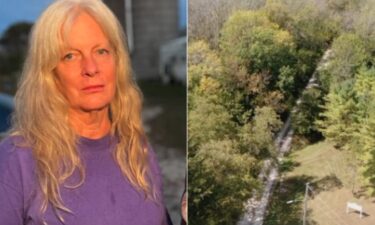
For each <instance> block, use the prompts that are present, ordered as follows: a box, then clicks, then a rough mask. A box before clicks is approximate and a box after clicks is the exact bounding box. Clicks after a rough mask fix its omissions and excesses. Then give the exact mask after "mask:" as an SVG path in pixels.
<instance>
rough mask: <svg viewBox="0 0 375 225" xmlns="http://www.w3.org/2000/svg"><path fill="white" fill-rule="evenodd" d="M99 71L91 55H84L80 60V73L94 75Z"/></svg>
mask: <svg viewBox="0 0 375 225" xmlns="http://www.w3.org/2000/svg"><path fill="white" fill-rule="evenodd" d="M98 72H99V70H98V65H97V63H96V61H95V59H94V57H92V56H86V57H84V58H83V60H82V75H85V76H90V77H91V76H95V75H96V74H97V73H98Z"/></svg>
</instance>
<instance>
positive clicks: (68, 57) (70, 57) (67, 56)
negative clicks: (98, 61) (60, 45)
mask: <svg viewBox="0 0 375 225" xmlns="http://www.w3.org/2000/svg"><path fill="white" fill-rule="evenodd" d="M73 58H74V55H73V53H68V54H66V55H65V56H64V58H63V59H64V60H67V61H69V60H72V59H73Z"/></svg>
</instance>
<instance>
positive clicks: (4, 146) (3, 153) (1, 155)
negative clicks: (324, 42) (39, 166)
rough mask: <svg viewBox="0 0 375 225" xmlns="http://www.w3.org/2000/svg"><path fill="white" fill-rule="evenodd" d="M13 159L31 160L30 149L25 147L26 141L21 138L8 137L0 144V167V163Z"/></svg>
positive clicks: (17, 136)
mask: <svg viewBox="0 0 375 225" xmlns="http://www.w3.org/2000/svg"><path fill="white" fill-rule="evenodd" d="M13 158H19V159H31V158H32V151H31V148H30V147H28V146H27V145H26V141H25V139H24V138H23V137H22V136H19V135H10V136H7V137H5V138H4V139H3V140H2V141H1V142H0V165H1V164H2V163H3V162H2V161H4V160H6V161H8V160H11V159H13ZM13 160H15V159H13Z"/></svg>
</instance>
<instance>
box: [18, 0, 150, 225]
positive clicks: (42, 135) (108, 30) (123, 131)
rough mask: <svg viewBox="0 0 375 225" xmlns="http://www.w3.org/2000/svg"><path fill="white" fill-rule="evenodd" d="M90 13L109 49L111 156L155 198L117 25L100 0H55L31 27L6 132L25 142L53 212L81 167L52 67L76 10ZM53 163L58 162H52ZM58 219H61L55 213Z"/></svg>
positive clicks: (136, 94) (138, 99)
mask: <svg viewBox="0 0 375 225" xmlns="http://www.w3.org/2000/svg"><path fill="white" fill-rule="evenodd" d="M83 11H84V12H86V13H88V14H89V15H91V16H92V17H93V18H94V19H95V20H96V21H97V23H98V24H99V25H100V26H101V27H102V29H103V32H104V33H105V34H106V36H107V38H108V39H109V41H110V43H111V45H112V46H113V48H114V52H115V59H116V92H115V97H114V99H113V100H112V102H111V103H110V117H111V122H112V128H111V134H112V135H116V136H117V137H118V140H119V142H118V143H117V146H116V149H115V151H114V158H115V160H116V162H117V164H118V165H119V167H120V169H121V171H122V172H123V174H124V176H126V177H127V178H128V179H129V181H130V182H131V183H132V185H133V186H134V187H136V188H137V189H139V190H140V191H143V192H144V193H145V197H147V198H151V199H153V200H156V198H157V196H156V195H157V194H156V193H155V189H154V188H153V185H152V178H151V177H150V176H149V175H150V170H149V163H148V157H149V156H148V146H147V140H146V137H145V134H144V130H143V128H142V121H141V107H142V95H141V92H140V91H139V89H138V87H137V85H136V83H135V82H134V80H133V76H132V69H131V63H130V57H129V53H128V49H127V46H126V44H125V43H126V42H125V41H126V38H125V35H124V33H123V31H122V28H121V25H120V23H119V22H118V21H117V19H116V18H115V16H114V15H113V13H112V12H111V11H110V10H109V9H108V8H107V7H106V6H105V5H104V4H103V3H102V2H101V1H100V0H57V1H56V2H54V3H53V4H51V5H50V6H49V7H48V8H47V9H46V10H45V11H44V12H43V14H42V15H41V16H40V18H39V19H38V21H37V22H36V24H35V25H34V27H33V29H32V34H31V38H30V43H29V50H28V54H27V57H26V61H25V64H24V68H23V72H22V76H21V79H20V82H19V89H18V91H17V93H16V96H15V113H14V117H13V126H12V129H11V135H21V136H22V137H23V138H24V140H25V144H27V145H28V146H30V147H31V148H32V151H33V156H34V158H35V160H36V165H37V176H38V181H39V185H40V187H41V191H42V194H43V196H44V201H43V204H42V207H41V210H42V212H45V210H46V208H47V205H48V202H50V203H51V204H52V206H53V209H54V210H55V212H58V210H63V211H67V212H70V210H69V209H68V208H67V207H65V206H64V205H63V201H62V199H61V196H60V194H59V193H60V189H59V185H61V184H64V181H66V179H67V178H68V177H70V176H71V175H72V174H73V172H74V171H75V170H77V169H78V171H79V173H80V175H81V181H80V183H78V184H76V185H75V186H70V187H77V186H79V185H80V184H82V183H83V182H84V179H85V170H84V167H83V165H82V162H81V160H80V158H79V155H78V152H77V149H76V145H77V141H78V138H77V135H76V134H75V132H74V131H73V130H72V127H71V126H70V125H69V122H68V102H67V100H66V99H65V98H64V96H63V95H62V94H61V93H60V91H59V90H58V89H57V88H56V83H55V82H56V80H55V75H54V68H55V67H56V65H57V63H58V61H59V59H60V57H61V48H62V44H63V37H64V35H65V34H66V32H67V30H68V29H69V26H71V24H72V22H73V21H74V19H75V18H76V17H77V15H78V14H79V13H81V12H83ZM56 162H58V163H56ZM58 216H59V218H60V220H62V221H63V218H62V217H61V216H60V214H59V213H58Z"/></svg>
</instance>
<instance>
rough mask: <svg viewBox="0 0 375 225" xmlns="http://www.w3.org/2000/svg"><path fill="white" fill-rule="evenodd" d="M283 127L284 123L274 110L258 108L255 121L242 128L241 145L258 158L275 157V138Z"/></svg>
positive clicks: (267, 107) (266, 107)
mask: <svg viewBox="0 0 375 225" xmlns="http://www.w3.org/2000/svg"><path fill="white" fill-rule="evenodd" d="M281 125H282V122H281V120H280V118H279V116H278V115H277V114H276V112H275V111H274V109H273V108H271V107H269V106H265V107H262V108H256V109H255V116H254V118H253V120H252V121H251V122H250V123H247V124H245V125H244V126H243V127H242V128H241V131H240V140H241V144H242V145H243V146H244V148H245V149H247V151H248V152H249V153H250V154H251V155H254V156H256V157H257V158H260V159H264V158H268V157H275V156H276V152H275V146H274V138H275V134H276V132H277V131H279V129H280V128H281Z"/></svg>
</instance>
